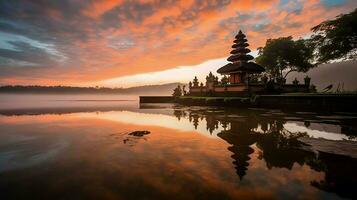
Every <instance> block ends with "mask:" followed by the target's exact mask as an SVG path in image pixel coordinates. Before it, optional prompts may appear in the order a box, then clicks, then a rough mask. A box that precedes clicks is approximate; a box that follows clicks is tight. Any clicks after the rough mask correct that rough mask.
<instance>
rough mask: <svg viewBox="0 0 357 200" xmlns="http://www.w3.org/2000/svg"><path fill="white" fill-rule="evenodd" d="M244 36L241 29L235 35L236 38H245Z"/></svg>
mask: <svg viewBox="0 0 357 200" xmlns="http://www.w3.org/2000/svg"><path fill="white" fill-rule="evenodd" d="M245 37H246V36H245V35H244V33H243V32H242V30H239V32H238V34H237V35H236V39H238V38H245Z"/></svg>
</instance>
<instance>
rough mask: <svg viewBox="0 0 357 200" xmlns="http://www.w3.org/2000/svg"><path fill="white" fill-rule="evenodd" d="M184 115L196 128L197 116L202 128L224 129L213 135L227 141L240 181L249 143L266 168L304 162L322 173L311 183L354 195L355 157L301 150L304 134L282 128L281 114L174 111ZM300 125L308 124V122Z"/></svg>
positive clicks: (356, 166)
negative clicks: (321, 176) (319, 179)
mask: <svg viewBox="0 0 357 200" xmlns="http://www.w3.org/2000/svg"><path fill="white" fill-rule="evenodd" d="M177 113H180V114H179V115H178V114H177ZM186 115H187V116H188V119H189V121H190V122H191V123H192V124H193V126H194V127H195V128H196V129H197V126H198V125H199V121H200V120H199V119H200V118H201V119H205V120H206V122H207V124H206V129H207V131H208V132H210V133H212V132H213V131H214V130H217V129H218V127H219V125H220V126H221V127H223V129H224V130H223V131H221V132H219V133H218V134H217V136H218V137H219V138H221V139H223V140H225V141H226V142H227V143H229V144H230V146H229V147H228V151H230V152H232V156H231V158H232V159H233V161H232V163H233V165H234V168H235V170H236V173H237V175H238V177H239V179H240V180H242V179H243V178H244V176H245V175H246V174H247V173H248V170H249V160H250V159H251V154H252V153H254V149H253V148H252V145H256V146H257V147H258V148H259V149H260V150H261V151H259V152H258V153H259V157H258V158H259V159H261V160H264V161H265V163H266V166H267V168H268V169H272V168H274V167H277V168H286V169H289V170H292V168H293V166H294V164H295V163H296V164H299V165H301V166H302V165H308V166H309V167H310V168H311V169H313V170H315V171H322V172H324V173H325V178H324V180H322V181H316V180H312V181H311V185H312V186H314V187H316V188H318V189H320V190H324V191H327V192H333V193H336V194H338V195H340V196H341V197H349V198H352V197H355V196H356V195H357V193H356V191H355V190H354V189H353V188H352V186H354V185H357V181H356V176H355V171H354V169H357V164H356V159H353V158H350V157H345V156H340V155H332V154H327V153H322V152H320V153H316V152H312V151H307V150H304V148H303V145H304V144H303V143H301V142H299V140H298V138H299V137H302V136H307V133H303V132H290V131H288V130H286V129H285V128H284V124H285V123H286V122H287V121H286V120H284V118H283V117H280V118H277V117H271V116H270V117H267V116H265V115H264V113H261V112H258V111H251V110H245V111H241V112H239V115H237V113H234V112H233V111H230V110H226V111H225V112H223V113H217V112H213V111H207V110H181V111H180V112H178V111H175V116H176V117H177V118H178V119H180V118H181V117H182V116H186ZM201 121H202V120H201ZM304 124H305V126H306V127H308V126H310V122H308V121H305V123H304Z"/></svg>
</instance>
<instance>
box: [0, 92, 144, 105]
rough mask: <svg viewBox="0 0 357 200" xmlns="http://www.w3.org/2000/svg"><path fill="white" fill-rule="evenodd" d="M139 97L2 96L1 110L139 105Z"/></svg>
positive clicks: (0, 96)
mask: <svg viewBox="0 0 357 200" xmlns="http://www.w3.org/2000/svg"><path fill="white" fill-rule="evenodd" d="M138 100H139V96H138V95H116V94H104V95H103V94H77V95H76V94H60V95H58V94H0V109H20V108H49V107H52V108H54V107H57V108H58V107H91V106H99V105H100V106H112V105H116V104H118V103H119V102H120V105H126V104H128V105H134V104H135V105H137V103H138Z"/></svg>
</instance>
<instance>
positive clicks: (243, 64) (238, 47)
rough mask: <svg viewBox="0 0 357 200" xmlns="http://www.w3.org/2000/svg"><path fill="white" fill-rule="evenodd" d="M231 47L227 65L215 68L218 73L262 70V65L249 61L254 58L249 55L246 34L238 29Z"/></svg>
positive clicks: (256, 71)
mask: <svg viewBox="0 0 357 200" xmlns="http://www.w3.org/2000/svg"><path fill="white" fill-rule="evenodd" d="M233 43H234V44H233V45H232V48H233V50H232V51H231V52H230V53H231V56H229V57H228V59H227V60H228V61H229V62H230V63H228V64H227V65H225V66H223V67H221V68H219V69H218V70H217V72H218V73H220V74H230V73H236V72H237V73H238V72H246V73H261V72H264V71H265V69H264V67H262V66H260V65H258V64H256V63H254V62H251V60H253V59H254V57H253V56H251V55H249V54H248V53H250V49H248V48H247V47H248V46H249V44H248V40H247V39H246V35H244V34H243V33H242V31H239V33H238V34H237V35H236V36H235V40H234V41H233Z"/></svg>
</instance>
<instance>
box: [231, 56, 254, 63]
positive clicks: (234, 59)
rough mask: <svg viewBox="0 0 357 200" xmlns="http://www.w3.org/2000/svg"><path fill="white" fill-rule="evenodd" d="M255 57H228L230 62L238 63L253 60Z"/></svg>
mask: <svg viewBox="0 0 357 200" xmlns="http://www.w3.org/2000/svg"><path fill="white" fill-rule="evenodd" d="M253 59H254V57H253V56H251V55H246V54H235V55H231V56H229V57H228V59H227V60H228V61H230V62H237V61H249V60H253Z"/></svg>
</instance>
